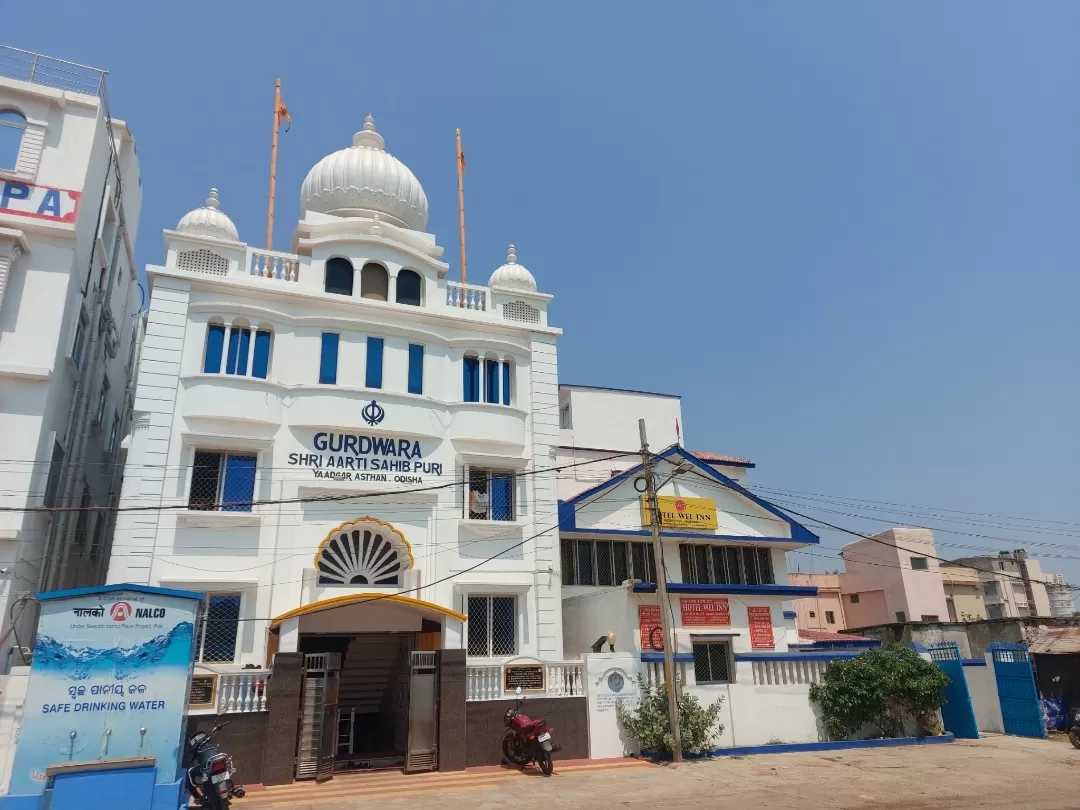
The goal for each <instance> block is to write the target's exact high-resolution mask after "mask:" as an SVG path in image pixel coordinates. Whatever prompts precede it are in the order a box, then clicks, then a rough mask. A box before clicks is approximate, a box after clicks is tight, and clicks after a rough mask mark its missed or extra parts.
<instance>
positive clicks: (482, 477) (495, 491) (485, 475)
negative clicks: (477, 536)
mask: <svg viewBox="0 0 1080 810" xmlns="http://www.w3.org/2000/svg"><path fill="white" fill-rule="evenodd" d="M468 510H469V519H470V520H513V519H514V474H513V472H510V471H508V470H488V469H476V468H471V469H470V470H469V503H468Z"/></svg>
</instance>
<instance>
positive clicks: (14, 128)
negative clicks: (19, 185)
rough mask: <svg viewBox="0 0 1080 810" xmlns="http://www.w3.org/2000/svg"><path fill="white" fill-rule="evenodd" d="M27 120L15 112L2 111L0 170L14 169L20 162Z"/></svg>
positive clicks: (0, 124)
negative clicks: (20, 151)
mask: <svg viewBox="0 0 1080 810" xmlns="http://www.w3.org/2000/svg"><path fill="white" fill-rule="evenodd" d="M25 132H26V118H25V117H23V115H22V113H19V112H16V111H15V110H0V169H14V168H15V164H16V163H18V162H19V150H20V149H21V147H22V139H23V134H24V133H25Z"/></svg>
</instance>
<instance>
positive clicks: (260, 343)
mask: <svg viewBox="0 0 1080 810" xmlns="http://www.w3.org/2000/svg"><path fill="white" fill-rule="evenodd" d="M269 368H270V333H269V332H263V331H259V332H256V333H255V356H254V357H252V358H251V376H252V377H258V378H259V379H260V380H265V379H266V372H267V371H268V370H269Z"/></svg>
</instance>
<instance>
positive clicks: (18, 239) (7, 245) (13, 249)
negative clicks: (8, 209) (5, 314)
mask: <svg viewBox="0 0 1080 810" xmlns="http://www.w3.org/2000/svg"><path fill="white" fill-rule="evenodd" d="M28 252H29V250H27V247H26V240H25V239H24V238H23V235H22V231H16V230H12V229H10V228H0V309H3V307H4V290H5V289H7V284H8V279H10V278H11V272H12V268H13V267H14V265H15V260H16V259H18V258H19V255H20V254H22V253H28Z"/></svg>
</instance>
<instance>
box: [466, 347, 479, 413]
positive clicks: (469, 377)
mask: <svg viewBox="0 0 1080 810" xmlns="http://www.w3.org/2000/svg"><path fill="white" fill-rule="evenodd" d="M463 367H464V373H463V374H462V377H463V378H464V379H463V383H464V389H465V390H464V392H463V395H462V399H464V400H465V401H466V402H479V401H480V360H479V359H478V358H476V357H466V358H465V361H464V366H463Z"/></svg>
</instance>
